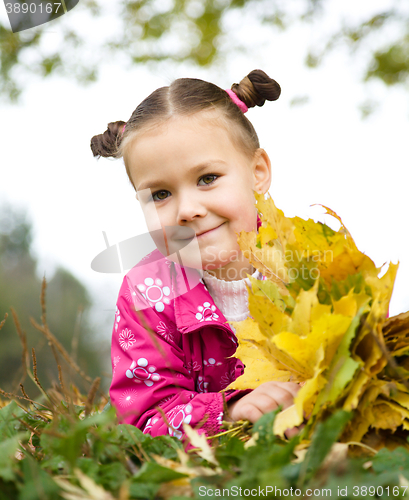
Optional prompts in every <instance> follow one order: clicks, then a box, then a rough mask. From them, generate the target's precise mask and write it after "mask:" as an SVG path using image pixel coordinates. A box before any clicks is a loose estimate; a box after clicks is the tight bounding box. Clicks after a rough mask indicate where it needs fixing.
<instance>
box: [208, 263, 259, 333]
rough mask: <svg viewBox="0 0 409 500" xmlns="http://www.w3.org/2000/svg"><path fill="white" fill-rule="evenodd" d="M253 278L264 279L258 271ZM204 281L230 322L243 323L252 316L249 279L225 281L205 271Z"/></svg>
mask: <svg viewBox="0 0 409 500" xmlns="http://www.w3.org/2000/svg"><path fill="white" fill-rule="evenodd" d="M252 277H253V278H256V279H259V280H261V279H262V275H261V273H260V272H259V271H258V270H257V269H256V270H255V272H254V273H253V274H252ZM203 281H204V282H205V285H206V287H207V289H208V290H209V293H210V295H211V296H212V298H213V300H214V302H215V304H216V306H217V307H218V308H219V309H220V310H221V311H222V313H223V315H224V316H225V318H226V319H227V320H228V321H243V320H245V319H246V318H247V317H248V316H250V313H249V304H248V291H247V287H246V283H247V284H248V285H249V286H251V282H250V279H249V278H243V279H241V280H236V281H224V280H221V279H218V278H215V277H214V276H212V275H211V274H210V273H208V272H207V271H204V273H203ZM230 326H231V325H230Z"/></svg>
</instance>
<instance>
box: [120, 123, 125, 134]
mask: <svg viewBox="0 0 409 500" xmlns="http://www.w3.org/2000/svg"><path fill="white" fill-rule="evenodd" d="M125 127H126V123H125V125H124V127H123V129H122V134H121V137H122V136H123V135H124V132H125Z"/></svg>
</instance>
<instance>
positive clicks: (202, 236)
mask: <svg viewBox="0 0 409 500" xmlns="http://www.w3.org/2000/svg"><path fill="white" fill-rule="evenodd" d="M223 224H224V222H223ZM223 224H220V226H217V227H214V228H213V229H209V231H204V232H203V233H200V234H197V235H196V237H197V238H200V239H201V238H204V237H206V236H207V235H208V234H211V233H213V232H214V231H216V229H219V227H221V226H222V225H223Z"/></svg>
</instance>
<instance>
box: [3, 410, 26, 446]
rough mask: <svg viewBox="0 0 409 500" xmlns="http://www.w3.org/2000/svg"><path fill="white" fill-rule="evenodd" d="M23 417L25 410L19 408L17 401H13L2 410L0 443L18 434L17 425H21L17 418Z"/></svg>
mask: <svg viewBox="0 0 409 500" xmlns="http://www.w3.org/2000/svg"><path fill="white" fill-rule="evenodd" d="M13 414H14V415H15V416H13ZM23 415H24V412H23V410H22V409H21V408H20V407H19V406H17V404H16V402H15V401H11V402H10V403H9V404H8V405H6V406H4V407H3V408H1V409H0V441H1V440H3V439H5V438H9V437H12V436H14V435H16V434H17V432H18V430H17V428H16V427H17V426H16V424H19V423H18V421H17V418H16V417H19V418H20V417H22V416H23ZM19 425H20V424H19Z"/></svg>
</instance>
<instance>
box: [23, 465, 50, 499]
mask: <svg viewBox="0 0 409 500" xmlns="http://www.w3.org/2000/svg"><path fill="white" fill-rule="evenodd" d="M22 472H23V478H24V484H23V485H19V490H20V495H19V500H39V499H41V500H57V499H58V498H60V496H59V495H58V492H59V491H60V488H59V486H57V484H56V483H55V482H54V481H53V479H52V477H51V476H49V475H48V474H47V473H46V472H45V471H44V470H42V469H41V467H40V465H39V464H38V463H37V462H36V461H35V460H33V459H32V458H31V457H26V458H25V459H24V460H23V462H22Z"/></svg>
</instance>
